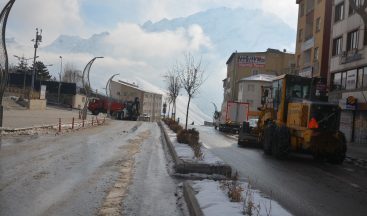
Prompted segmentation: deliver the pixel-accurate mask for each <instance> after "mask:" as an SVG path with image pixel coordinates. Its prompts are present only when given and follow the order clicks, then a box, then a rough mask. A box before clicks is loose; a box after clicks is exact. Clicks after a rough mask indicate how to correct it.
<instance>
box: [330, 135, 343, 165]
mask: <svg viewBox="0 0 367 216" xmlns="http://www.w3.org/2000/svg"><path fill="white" fill-rule="evenodd" d="M338 142H339V143H338V145H339V146H340V147H339V148H337V149H336V150H335V151H334V152H333V153H331V154H329V156H328V157H327V160H328V161H329V162H330V163H333V164H342V163H343V161H344V159H345V153H346V152H347V145H346V143H345V140H338Z"/></svg>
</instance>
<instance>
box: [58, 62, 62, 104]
mask: <svg viewBox="0 0 367 216" xmlns="http://www.w3.org/2000/svg"><path fill="white" fill-rule="evenodd" d="M61 73H62V56H60V72H59V89H58V91H57V103H58V104H59V105H60V91H61Z"/></svg>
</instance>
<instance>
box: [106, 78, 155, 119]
mask: <svg viewBox="0 0 367 216" xmlns="http://www.w3.org/2000/svg"><path fill="white" fill-rule="evenodd" d="M111 97H112V98H113V99H115V100H118V101H121V102H124V101H134V99H135V98H136V97H138V98H139V101H140V111H139V112H140V115H142V116H144V117H149V119H150V121H158V120H160V118H161V111H162V95H161V94H158V93H154V92H149V91H146V90H144V89H141V88H139V86H138V85H135V84H131V83H127V82H124V81H121V80H119V81H114V80H112V81H111Z"/></svg>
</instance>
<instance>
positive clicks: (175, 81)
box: [165, 64, 182, 121]
mask: <svg viewBox="0 0 367 216" xmlns="http://www.w3.org/2000/svg"><path fill="white" fill-rule="evenodd" d="M165 78H166V80H167V85H168V86H167V90H168V98H169V101H170V102H172V109H173V113H174V115H172V117H173V119H174V121H176V99H177V97H178V94H179V93H180V90H181V88H182V85H181V81H180V77H179V67H178V65H177V64H175V65H174V66H173V67H172V69H171V70H169V71H168V72H167V74H166V76H165Z"/></svg>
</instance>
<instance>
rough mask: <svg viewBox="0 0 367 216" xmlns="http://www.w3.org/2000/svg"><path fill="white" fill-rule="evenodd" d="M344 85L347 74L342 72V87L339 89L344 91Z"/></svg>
mask: <svg viewBox="0 0 367 216" xmlns="http://www.w3.org/2000/svg"><path fill="white" fill-rule="evenodd" d="M346 84H347V72H343V73H342V85H341V88H340V89H342V90H344V89H345V85H346Z"/></svg>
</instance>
